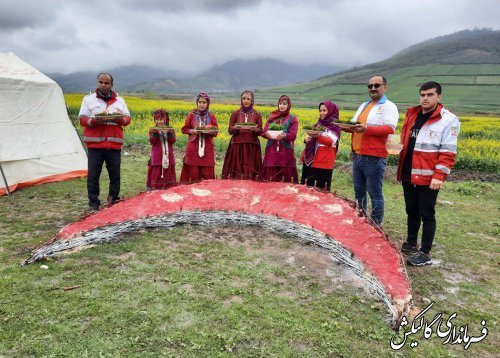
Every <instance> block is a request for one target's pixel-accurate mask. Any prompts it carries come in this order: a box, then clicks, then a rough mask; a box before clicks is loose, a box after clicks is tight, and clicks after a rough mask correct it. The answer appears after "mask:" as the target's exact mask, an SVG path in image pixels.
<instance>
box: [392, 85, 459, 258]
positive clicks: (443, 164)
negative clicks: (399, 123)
mask: <svg viewBox="0 0 500 358" xmlns="http://www.w3.org/2000/svg"><path fill="white" fill-rule="evenodd" d="M440 99H441V85H440V84H439V83H437V82H426V83H424V84H423V85H422V86H421V87H420V106H417V107H413V108H410V109H408V112H406V117H405V121H404V124H403V129H402V132H401V142H402V143H403V145H404V147H403V150H402V152H401V154H400V157H399V166H398V181H400V182H402V184H403V191H404V197H405V204H406V214H407V215H408V238H407V241H406V242H405V243H403V245H402V247H401V251H402V252H403V253H405V254H408V255H410V257H409V259H408V263H409V264H410V265H413V266H423V265H430V264H431V255H430V251H431V248H432V241H433V240H434V234H435V232H436V217H435V210H434V207H435V206H436V200H437V196H438V193H439V189H440V188H441V185H442V184H443V181H444V180H445V179H446V177H447V176H448V174H450V171H451V168H452V167H453V164H455V157H456V155H457V139H458V134H459V133H460V122H459V120H458V118H457V117H456V116H455V115H454V114H452V113H451V112H449V111H448V110H446V109H445V108H444V107H443V105H442V104H441V103H439V101H440ZM420 222H422V246H421V247H420V250H418V247H417V239H418V231H419V229H420Z"/></svg>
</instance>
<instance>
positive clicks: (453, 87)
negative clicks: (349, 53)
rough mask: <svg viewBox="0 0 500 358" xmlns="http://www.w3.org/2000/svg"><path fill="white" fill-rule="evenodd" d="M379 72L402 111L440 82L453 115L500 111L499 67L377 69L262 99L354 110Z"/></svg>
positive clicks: (267, 92)
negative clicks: (423, 88)
mask: <svg viewBox="0 0 500 358" xmlns="http://www.w3.org/2000/svg"><path fill="white" fill-rule="evenodd" d="M380 72H382V74H383V75H384V76H385V77H386V78H387V79H388V82H389V90H388V92H387V95H388V96H389V98H390V99H391V100H392V101H393V102H395V103H396V104H398V105H399V106H400V108H405V107H407V106H410V105H416V104H418V88H419V86H420V84H422V83H424V82H426V81H438V82H441V83H442V84H443V96H442V102H443V104H445V106H447V107H450V109H451V110H453V111H461V112H468V113H498V111H500V101H499V100H498V99H499V98H500V86H499V84H498V75H499V74H500V65H499V64H495V65H493V64H491V65H490V64H471V65H425V66H410V67H403V68H398V67H394V68H390V69H387V70H380V69H377V68H376V67H374V68H373V69H364V70H353V71H351V72H348V73H342V74H339V75H334V76H328V77H325V78H322V79H320V80H317V81H312V82H307V83H300V84H297V85H290V86H286V87H275V88H270V89H263V90H260V91H259V98H262V99H264V100H271V99H272V98H275V97H276V96H277V94H281V93H290V94H292V95H293V97H294V99H296V100H297V101H299V102H312V101H320V100H323V99H325V98H328V99H331V100H333V101H334V102H335V103H337V104H341V105H342V106H343V108H349V109H354V108H357V106H359V104H360V103H362V102H363V101H366V100H367V99H368V94H367V90H366V86H365V83H367V81H368V77H369V76H370V75H371V74H373V73H380ZM477 75H480V76H477ZM476 76H477V77H476ZM358 83H359V85H357V84H358Z"/></svg>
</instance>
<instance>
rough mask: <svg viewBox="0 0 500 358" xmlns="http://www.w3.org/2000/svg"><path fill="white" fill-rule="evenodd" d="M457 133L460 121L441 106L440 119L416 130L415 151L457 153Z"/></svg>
mask: <svg viewBox="0 0 500 358" xmlns="http://www.w3.org/2000/svg"><path fill="white" fill-rule="evenodd" d="M459 133H460V121H459V119H458V117H457V116H455V115H454V114H453V113H451V112H450V111H448V110H447V109H445V108H444V107H443V108H442V109H441V119H440V120H439V121H436V122H433V123H430V124H426V125H424V126H422V129H420V132H418V135H417V139H416V141H415V151H416V152H452V153H457V139H458V135H459ZM450 169H451V168H450Z"/></svg>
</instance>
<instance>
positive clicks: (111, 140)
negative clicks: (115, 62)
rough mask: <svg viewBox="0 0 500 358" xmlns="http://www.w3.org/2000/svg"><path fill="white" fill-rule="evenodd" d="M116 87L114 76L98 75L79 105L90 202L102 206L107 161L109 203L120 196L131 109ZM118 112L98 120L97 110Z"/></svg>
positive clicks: (96, 208) (90, 204)
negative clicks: (101, 187)
mask: <svg viewBox="0 0 500 358" xmlns="http://www.w3.org/2000/svg"><path fill="white" fill-rule="evenodd" d="M112 88H113V77H112V76H111V75H110V74H109V73H101V74H99V75H98V76H97V88H96V90H95V93H91V94H89V95H87V96H85V97H84V98H83V101H82V105H81V107H80V113H79V118H80V124H81V125H82V126H84V127H85V129H84V131H83V136H84V141H85V144H86V145H87V148H88V177H87V191H88V196H89V206H90V209H91V210H93V211H96V210H99V206H100V204H101V202H100V200H99V177H100V176H101V171H102V165H103V163H104V162H105V163H106V169H107V170H108V175H109V194H108V204H111V203H113V202H116V201H118V200H119V199H120V196H119V195H120V165H121V148H122V145H123V127H124V126H128V125H129V124H130V113H129V111H128V109H127V105H126V104H125V101H124V100H123V99H122V98H121V97H119V96H118V95H117V94H116V92H114V91H113V90H112ZM100 113H102V114H105V113H113V114H115V113H119V115H117V116H115V117H113V118H110V119H109V120H104V121H102V120H99V118H98V117H95V115H96V114H100Z"/></svg>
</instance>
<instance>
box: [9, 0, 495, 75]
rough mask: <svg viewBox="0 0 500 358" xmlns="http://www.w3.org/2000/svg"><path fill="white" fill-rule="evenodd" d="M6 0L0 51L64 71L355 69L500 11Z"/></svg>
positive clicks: (197, 0) (464, 0)
mask: <svg viewBox="0 0 500 358" xmlns="http://www.w3.org/2000/svg"><path fill="white" fill-rule="evenodd" d="M11 2H12V1H10V0H9V1H7V0H0V6H1V8H2V10H3V9H4V8H5V9H6V11H2V13H1V15H0V19H8V20H9V21H5V22H4V21H0V23H1V24H2V25H0V51H1V52H5V51H12V52H15V53H16V54H17V55H18V56H20V57H21V58H23V59H25V60H26V61H28V62H30V63H31V64H33V65H34V66H36V67H38V68H40V69H41V70H43V71H46V72H66V73H67V72H73V71H80V70H100V69H102V68H113V67H117V66H123V65H129V64H142V65H150V66H156V67H161V68H163V69H165V70H177V71H184V72H200V71H203V70H205V69H207V68H208V67H210V66H213V65H216V64H220V63H223V62H226V61H229V60H232V59H256V58H264V57H266V58H276V59H280V60H284V61H287V62H290V63H296V64H297V63H304V64H310V63H318V62H322V63H328V64H333V65H342V66H356V65H362V64H366V63H370V62H375V61H379V60H382V59H384V58H386V57H388V56H391V55H393V54H395V53H396V52H398V51H400V50H402V49H404V48H406V47H408V46H411V45H413V44H416V43H418V42H421V41H424V40H427V39H430V38H433V37H436V36H442V35H446V34H449V33H452V32H455V31H460V30H463V29H467V28H468V29H471V28H474V27H492V28H496V29H498V27H499V22H498V18H500V9H499V7H498V6H496V5H497V3H498V1H497V0H483V1H481V2H478V1H473V0H441V1H439V2H435V1H434V0H419V1H417V0H415V1H413V0H412V1H405V2H404V3H403V2H401V1H398V0H386V1H384V6H374V4H373V2H372V1H369V0H351V1H347V0H342V1H335V2H332V1H326V0H318V1H306V0H304V1H296V2H290V1H284V0H275V1H270V0H262V1H259V0H254V1H252V0H249V1H245V2H243V1H228V0H210V1H201V0H186V1H159V0H158V1H155V0H146V1H141V2H139V1H132V0H108V1H105V2H102V1H98V0H87V1H65V2H63V1H57V0H48V1H44V2H35V1H21V5H20V6H13V5H11ZM16 3H17V4H18V3H19V1H18V2H16ZM33 3H34V4H35V5H33ZM39 4H43V6H42V5H39ZM6 14H8V15H6ZM29 14H34V15H29Z"/></svg>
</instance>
